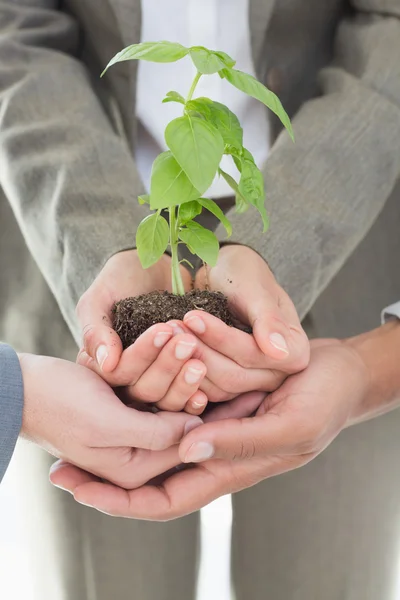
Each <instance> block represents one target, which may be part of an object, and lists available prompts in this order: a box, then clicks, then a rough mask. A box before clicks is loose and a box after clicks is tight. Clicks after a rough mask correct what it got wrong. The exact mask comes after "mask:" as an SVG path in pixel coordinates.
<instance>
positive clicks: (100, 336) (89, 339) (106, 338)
mask: <svg viewBox="0 0 400 600" xmlns="http://www.w3.org/2000/svg"><path fill="white" fill-rule="evenodd" d="M97 291H98V290H97ZM98 292H99V291H98ZM113 304H114V300H113V298H111V297H110V296H109V294H108V293H107V292H106V291H104V292H103V293H100V292H99V293H95V290H93V291H91V293H86V294H84V295H83V296H82V298H81V299H80V301H79V303H78V306H77V308H76V314H77V317H78V321H79V325H80V327H81V331H82V350H84V351H85V352H86V354H87V355H88V356H89V357H90V358H92V359H93V360H94V361H95V362H96V364H97V366H98V368H99V369H100V371H101V372H104V373H109V372H110V371H113V369H115V367H116V366H117V364H118V362H119V359H120V357H121V354H122V342H121V340H120V337H119V335H118V334H117V332H116V331H114V329H113V327H112V320H111V309H112V306H113Z"/></svg>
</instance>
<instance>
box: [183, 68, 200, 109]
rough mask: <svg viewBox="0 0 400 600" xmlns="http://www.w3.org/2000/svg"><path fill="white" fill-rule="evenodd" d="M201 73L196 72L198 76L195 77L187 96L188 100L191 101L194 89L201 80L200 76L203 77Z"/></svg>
mask: <svg viewBox="0 0 400 600" xmlns="http://www.w3.org/2000/svg"><path fill="white" fill-rule="evenodd" d="M201 75H202V74H201V73H199V72H197V73H196V77H195V78H194V79H193V83H192V87H191V88H190V90H189V93H188V96H187V98H186V102H189V101H190V100H191V99H192V97H193V94H194V90H195V89H196V85H197V84H198V83H199V81H200V77H201Z"/></svg>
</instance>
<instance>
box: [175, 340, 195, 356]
mask: <svg viewBox="0 0 400 600" xmlns="http://www.w3.org/2000/svg"><path fill="white" fill-rule="evenodd" d="M195 346H196V344H193V343H191V342H179V343H178V344H177V345H176V348H175V357H176V358H177V359H178V360H183V359H185V358H188V357H189V356H190V355H191V354H192V352H193V349H194V347H195Z"/></svg>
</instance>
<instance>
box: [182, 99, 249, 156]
mask: <svg viewBox="0 0 400 600" xmlns="http://www.w3.org/2000/svg"><path fill="white" fill-rule="evenodd" d="M186 109H187V110H193V111H196V112H198V113H200V114H202V115H203V116H204V117H205V118H206V119H207V120H208V121H210V123H211V124H212V125H214V127H216V128H217V129H218V131H219V132H220V134H221V135H222V139H223V140H224V143H225V144H227V145H230V146H233V147H234V148H237V149H238V150H241V148H242V145H243V129H242V127H241V125H240V123H239V119H238V118H237V116H236V115H235V114H234V113H233V112H232V111H231V110H230V109H229V108H228V107H227V106H225V104H221V103H220V102H213V101H212V100H209V98H196V99H195V100H191V101H190V102H188V103H187V104H186Z"/></svg>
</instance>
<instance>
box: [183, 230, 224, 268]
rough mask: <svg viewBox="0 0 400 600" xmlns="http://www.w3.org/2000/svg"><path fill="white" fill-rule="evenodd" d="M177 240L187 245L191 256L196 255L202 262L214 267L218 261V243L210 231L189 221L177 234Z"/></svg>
mask: <svg viewBox="0 0 400 600" xmlns="http://www.w3.org/2000/svg"><path fill="white" fill-rule="evenodd" d="M179 239H181V240H182V242H185V244H187V246H188V248H189V250H190V251H191V252H192V254H197V256H199V257H200V258H201V260H203V261H204V262H206V263H208V264H209V265H211V266H212V267H215V265H216V264H217V259H218V251H219V243H218V239H217V237H216V236H215V235H214V234H213V232H212V231H209V230H208V229H206V228H205V227H202V226H201V225H199V223H196V222H195V221H189V223H188V224H187V225H186V228H185V229H181V230H180V232H179Z"/></svg>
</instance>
